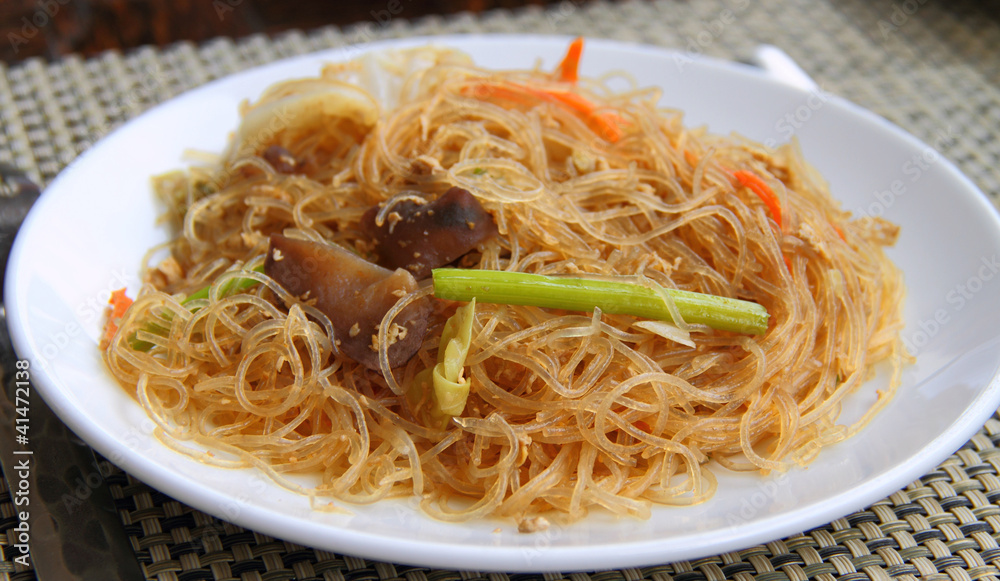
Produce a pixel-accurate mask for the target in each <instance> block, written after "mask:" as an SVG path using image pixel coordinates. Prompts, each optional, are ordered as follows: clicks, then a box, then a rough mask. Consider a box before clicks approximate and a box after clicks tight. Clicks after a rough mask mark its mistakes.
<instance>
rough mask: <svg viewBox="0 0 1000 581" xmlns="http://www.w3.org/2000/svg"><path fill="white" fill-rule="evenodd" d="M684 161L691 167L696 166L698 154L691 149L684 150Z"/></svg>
mask: <svg viewBox="0 0 1000 581" xmlns="http://www.w3.org/2000/svg"><path fill="white" fill-rule="evenodd" d="M684 161H686V162H688V165H690V166H691V167H698V156H696V155H695V154H693V153H691V150H689V149H685V150H684Z"/></svg>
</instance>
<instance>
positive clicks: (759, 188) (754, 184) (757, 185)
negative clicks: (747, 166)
mask: <svg viewBox="0 0 1000 581" xmlns="http://www.w3.org/2000/svg"><path fill="white" fill-rule="evenodd" d="M733 177H734V178H736V181H738V182H739V183H740V185H741V186H743V187H745V188H747V189H748V190H750V191H752V192H753V193H755V194H757V197H758V198H760V199H761V201H763V202H764V205H766V206H767V207H768V209H769V210H771V216H773V217H774V221H775V222H776V223H777V224H778V228H779V229H780V228H781V204H780V202H778V196H776V195H774V192H773V191H772V190H771V186H769V185H767V183H766V182H765V181H764V180H762V179H760V177H759V176H758V175H757V174H755V173H753V172H749V171H743V170H737V171H734V172H733Z"/></svg>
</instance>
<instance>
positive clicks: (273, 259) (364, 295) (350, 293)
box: [264, 234, 431, 369]
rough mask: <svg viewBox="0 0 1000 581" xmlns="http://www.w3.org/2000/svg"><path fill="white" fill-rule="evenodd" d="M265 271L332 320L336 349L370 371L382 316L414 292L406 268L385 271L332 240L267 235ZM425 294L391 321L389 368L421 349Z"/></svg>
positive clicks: (374, 362)
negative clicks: (268, 240) (320, 240)
mask: <svg viewBox="0 0 1000 581" xmlns="http://www.w3.org/2000/svg"><path fill="white" fill-rule="evenodd" d="M264 272H265V274H267V275H268V276H270V277H271V278H273V279H274V280H275V281H277V283H278V284H280V285H281V287H282V288H284V289H285V290H286V291H288V293H289V294H291V295H293V296H296V297H298V298H299V299H300V300H302V301H303V302H306V303H311V304H313V305H315V307H316V308H317V309H319V310H320V311H322V312H323V313H324V314H325V315H326V316H327V317H329V318H330V321H331V322H332V323H333V328H334V332H335V339H336V341H337V344H338V346H339V349H340V351H341V352H342V353H343V354H344V355H346V356H348V357H350V358H351V359H353V360H355V361H357V362H358V363H360V364H362V365H364V366H365V367H367V368H369V369H378V368H379V363H378V350H377V345H378V331H379V325H380V324H381V323H382V317H383V316H385V314H386V312H388V311H389V309H391V308H392V306H393V305H395V304H396V302H397V301H398V300H399V299H400V298H401V297H403V296H404V295H406V294H408V293H410V292H412V291H414V290H416V288H417V281H416V279H415V278H413V275H411V274H410V273H409V272H407V271H405V270H402V269H396V270H395V271H393V270H388V269H385V268H382V267H381V266H378V265H377V264H372V263H370V262H368V261H367V260H365V259H363V258H361V257H360V256H358V255H356V254H354V253H353V252H351V251H349V250H346V249H344V248H340V247H339V246H335V245H332V244H324V243H319V242H311V241H308V240H297V239H293V238H287V237H285V236H282V235H280V234H273V235H271V239H270V247H269V248H268V252H267V258H266V260H265V262H264ZM430 309H431V304H430V299H429V298H426V297H425V298H423V299H421V300H418V301H417V302H415V303H412V304H410V305H409V306H407V307H406V308H405V309H403V310H402V312H400V313H399V314H398V315H397V316H396V318H395V319H394V320H393V322H392V324H391V325H390V328H389V332H388V343H389V347H388V349H387V354H388V357H389V366H390V367H398V366H400V365H402V364H404V363H406V362H407V361H408V360H409V359H410V358H411V357H413V355H414V354H415V353H416V352H417V350H418V349H420V345H421V343H422V342H423V338H424V333H425V332H426V331H427V317H428V315H429V314H430Z"/></svg>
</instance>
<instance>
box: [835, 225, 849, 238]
mask: <svg viewBox="0 0 1000 581" xmlns="http://www.w3.org/2000/svg"><path fill="white" fill-rule="evenodd" d="M833 229H834V231H835V232H836V233H837V236H840V239H841V240H843V241H844V242H847V238H846V237H845V236H844V231H843V230H841V229H840V226H837V225H836V224H833Z"/></svg>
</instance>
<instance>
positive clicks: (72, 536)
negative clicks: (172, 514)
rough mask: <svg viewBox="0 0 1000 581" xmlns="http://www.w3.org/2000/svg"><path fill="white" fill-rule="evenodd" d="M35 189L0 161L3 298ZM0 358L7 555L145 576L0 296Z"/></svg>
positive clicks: (43, 573) (73, 571)
mask: <svg viewBox="0 0 1000 581" xmlns="http://www.w3.org/2000/svg"><path fill="white" fill-rule="evenodd" d="M40 193H41V192H40V189H39V188H38V186H37V185H35V184H34V183H33V182H32V180H31V179H30V178H29V177H28V176H27V175H26V174H25V173H24V172H23V171H21V170H20V169H18V168H16V167H14V166H12V165H9V164H5V163H0V261H2V262H0V267H2V270H0V298H2V293H3V290H2V289H3V285H2V283H3V278H5V277H6V270H7V259H8V256H9V254H10V250H11V246H12V244H13V242H14V237H15V235H16V234H17V231H18V229H19V228H20V226H21V222H23V221H24V218H25V216H26V215H27V213H28V210H29V209H30V208H31V206H32V204H34V203H35V200H37V199H38V196H39V194H40ZM0 364H2V367H0V370H2V373H3V375H2V378H3V397H0V463H2V465H3V472H4V475H5V476H6V477H7V482H8V488H9V489H10V494H11V498H12V500H13V504H14V510H15V517H16V518H17V524H16V525H15V527H14V530H15V535H14V538H15V543H14V544H13V546H11V547H8V549H7V550H5V551H4V552H5V555H7V557H8V558H10V559H13V560H15V561H16V562H19V563H21V564H28V565H30V566H31V567H33V568H34V570H35V574H36V575H37V577H38V579H40V580H42V581H49V580H52V581H77V580H80V581H82V580H101V581H116V580H118V581H124V580H128V581H139V580H143V579H145V578H146V577H145V575H144V574H143V573H142V569H141V568H140V566H139V563H138V561H137V560H136V557H135V551H134V550H133V549H132V545H131V543H130V541H129V539H128V537H127V536H126V534H125V529H124V527H123V526H122V523H121V520H120V519H119V518H118V513H117V511H116V509H115V506H114V500H113V499H112V498H111V493H110V491H109V490H108V487H107V485H106V483H105V481H104V477H105V474H104V471H103V468H102V464H101V463H100V462H98V459H97V456H96V455H95V454H94V452H93V450H92V449H91V448H90V447H89V446H87V445H86V444H85V443H84V442H83V441H82V440H80V439H79V438H78V437H77V436H76V435H75V434H73V432H72V431H70V430H69V429H68V428H67V427H66V426H65V424H63V423H62V421H61V420H60V419H59V418H58V417H56V415H55V414H54V413H52V411H51V410H50V409H49V408H48V406H47V405H46V404H45V402H44V401H43V400H42V398H41V397H39V396H38V394H37V393H36V392H35V390H34V386H33V385H32V383H31V380H30V377H31V375H32V370H31V360H30V359H19V358H18V356H17V354H16V353H14V350H13V347H12V345H11V340H10V334H9V332H8V330H7V317H6V310H5V309H4V307H3V305H2V304H0ZM24 517H27V518H24Z"/></svg>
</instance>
